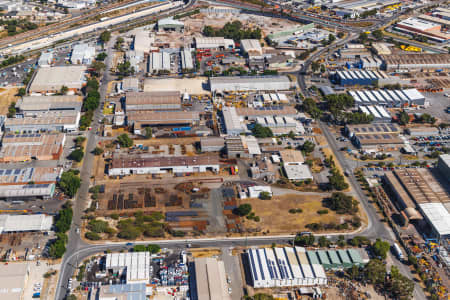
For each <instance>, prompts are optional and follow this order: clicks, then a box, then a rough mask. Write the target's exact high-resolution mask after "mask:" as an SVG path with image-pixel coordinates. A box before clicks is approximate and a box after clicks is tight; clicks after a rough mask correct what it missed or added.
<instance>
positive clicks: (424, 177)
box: [394, 168, 450, 204]
mask: <svg viewBox="0 0 450 300" xmlns="http://www.w3.org/2000/svg"><path fill="white" fill-rule="evenodd" d="M394 175H395V176H396V177H397V179H398V180H399V181H400V183H401V184H402V185H403V187H404V188H405V189H406V191H407V192H408V194H409V196H410V197H411V198H412V199H413V200H414V202H415V203H416V204H421V203H449V202H450V193H449V192H448V191H446V190H445V189H444V187H443V186H442V185H441V184H440V182H438V181H437V179H436V178H435V177H434V175H433V174H432V173H431V172H430V170H429V169H424V168H419V169H399V170H395V171H394Z"/></svg>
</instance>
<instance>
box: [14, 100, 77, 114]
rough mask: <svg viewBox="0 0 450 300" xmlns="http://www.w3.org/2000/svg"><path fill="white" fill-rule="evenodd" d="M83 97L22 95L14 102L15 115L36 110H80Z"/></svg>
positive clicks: (32, 112)
mask: <svg viewBox="0 0 450 300" xmlns="http://www.w3.org/2000/svg"><path fill="white" fill-rule="evenodd" d="M82 105H83V99H82V98H81V97H80V96H76V95H74V96H70V95H58V96H24V97H22V98H21V99H19V101H17V103H16V109H17V111H18V112H16V115H23V116H26V115H29V114H35V113H38V112H46V111H55V110H56V111H58V110H75V111H81V106H82Z"/></svg>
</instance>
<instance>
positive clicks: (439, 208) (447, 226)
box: [419, 202, 450, 238]
mask: <svg viewBox="0 0 450 300" xmlns="http://www.w3.org/2000/svg"><path fill="white" fill-rule="evenodd" d="M419 207H420V209H421V210H422V213H423V215H424V216H425V218H426V219H427V220H428V222H429V223H430V225H431V226H432V227H433V229H434V231H435V232H436V233H437V234H439V238H447V237H450V213H449V212H448V210H447V208H446V207H445V206H444V204H442V203H440V202H438V203H421V204H419Z"/></svg>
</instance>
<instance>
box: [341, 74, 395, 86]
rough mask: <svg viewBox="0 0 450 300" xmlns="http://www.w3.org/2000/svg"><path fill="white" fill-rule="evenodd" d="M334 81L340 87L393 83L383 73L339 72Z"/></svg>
mask: <svg viewBox="0 0 450 300" xmlns="http://www.w3.org/2000/svg"><path fill="white" fill-rule="evenodd" d="M334 80H335V81H336V83H338V84H340V85H344V86H347V85H371V84H379V85H383V84H386V83H391V82H392V79H391V78H390V77H389V76H388V75H387V74H386V73H384V72H383V71H368V70H367V71H363V70H357V71H337V72H336V74H335V76H334Z"/></svg>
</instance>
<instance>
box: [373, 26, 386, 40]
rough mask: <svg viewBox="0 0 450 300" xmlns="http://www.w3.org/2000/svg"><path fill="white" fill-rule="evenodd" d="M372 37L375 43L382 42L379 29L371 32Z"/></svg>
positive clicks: (382, 36)
mask: <svg viewBox="0 0 450 300" xmlns="http://www.w3.org/2000/svg"><path fill="white" fill-rule="evenodd" d="M372 36H373V37H374V38H375V39H376V40H377V41H382V40H383V38H384V34H383V32H382V31H381V30H380V29H377V30H375V31H373V32H372Z"/></svg>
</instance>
